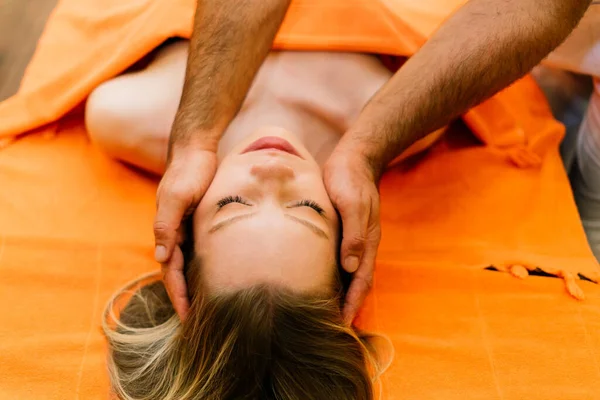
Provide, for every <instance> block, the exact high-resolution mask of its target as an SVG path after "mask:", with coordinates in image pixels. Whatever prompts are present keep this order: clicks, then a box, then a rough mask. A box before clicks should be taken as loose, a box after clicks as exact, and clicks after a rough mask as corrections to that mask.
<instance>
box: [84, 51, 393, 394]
mask: <svg viewBox="0 0 600 400" xmlns="http://www.w3.org/2000/svg"><path fill="white" fill-rule="evenodd" d="M187 47H188V45H187V43H186V42H185V41H179V42H175V43H171V44H169V45H167V46H164V47H162V48H161V49H159V51H158V52H157V54H156V56H155V58H154V59H153V61H151V63H150V64H149V65H148V66H147V67H146V68H145V69H143V70H141V71H138V72H132V73H127V74H125V75H122V76H120V77H117V78H115V79H113V80H111V81H108V82H106V83H104V84H102V85H101V86H100V87H98V88H97V89H96V90H95V91H94V92H93V93H92V95H91V96H90V98H89V100H88V103H87V109H86V125H87V129H88V131H89V134H90V135H91V138H92V140H93V141H94V142H95V143H96V144H98V145H99V146H101V147H102V148H103V149H104V150H105V151H106V152H107V153H109V154H110V155H112V156H113V157H115V158H117V159H120V160H122V161H124V162H127V163H129V164H132V165H135V166H137V167H139V168H142V169H145V170H148V171H152V172H156V173H160V172H162V171H163V169H164V168H165V162H166V152H167V151H166V150H167V142H168V138H169V132H170V127H171V124H172V123H173V119H174V117H175V112H176V109H177V105H178V101H179V98H180V95H181V91H182V86H183V80H184V75H185V66H186V59H187ZM390 76H391V73H390V72H389V71H388V69H386V68H385V67H384V66H383V65H382V64H381V63H380V61H379V60H378V59H377V58H376V57H374V56H370V55H363V54H350V53H308V52H302V53H294V52H280V53H271V54H270V55H269V56H268V57H267V59H266V61H265V62H264V63H263V65H262V67H261V69H260V71H259V73H258V75H257V76H256V79H255V80H254V83H253V86H252V88H251V90H250V92H249V94H248V96H247V98H246V100H245V103H244V105H243V107H242V109H241V111H240V112H239V114H238V115H237V117H236V118H235V120H234V121H233V122H232V123H231V124H230V126H229V128H228V130H227V131H226V133H225V134H224V136H223V138H222V140H221V142H220V146H219V153H218V157H219V167H218V170H217V173H216V175H215V177H214V180H213V182H212V184H211V186H210V187H209V189H208V191H207V192H206V194H205V195H204V197H203V198H202V201H201V202H200V205H199V207H198V209H197V211H196V212H195V214H194V216H193V220H192V224H193V226H192V227H191V228H192V229H190V230H189V231H190V232H193V237H189V238H187V243H186V246H185V247H187V250H186V251H185V253H186V254H185V274H186V278H187V283H188V291H189V295H190V300H191V309H190V312H189V314H188V317H187V318H186V320H185V322H183V323H182V322H181V321H180V319H179V317H178V316H177V315H176V314H175V312H174V310H173V308H172V306H171V303H170V302H169V298H168V296H167V293H166V291H165V289H164V286H163V285H162V283H152V284H149V285H146V286H143V288H142V289H141V290H138V291H137V292H136V293H135V295H134V296H132V297H131V299H130V300H129V302H128V304H127V305H126V307H124V309H123V310H122V311H121V312H120V313H118V316H117V314H115V313H113V309H114V308H115V306H114V300H117V299H119V298H121V296H123V295H125V292H127V291H129V290H130V289H132V288H134V287H135V286H136V284H135V283H134V284H132V285H130V286H129V287H127V288H124V289H123V290H122V291H121V292H119V293H117V294H116V295H115V298H113V302H111V304H109V306H108V307H107V311H106V313H107V319H108V321H106V322H105V324H104V330H105V333H106V336H107V338H108V342H109V347H110V362H109V364H110V376H111V381H112V386H113V388H114V391H115V392H116V394H117V395H118V396H119V397H120V398H122V399H173V400H175V399H176V400H185V399H215V400H221V399H242V398H247V399H259V398H260V399H327V400H331V399H370V398H372V397H373V387H372V385H373V382H374V381H376V378H377V376H378V375H379V374H380V373H381V372H382V371H383V370H384V369H385V367H386V365H388V364H389V362H390V357H389V356H385V354H388V355H389V354H391V351H390V345H389V344H387V342H386V341H382V340H377V339H378V338H377V337H373V336H369V335H366V334H364V333H362V332H359V331H357V330H355V329H353V328H351V327H348V326H346V325H345V324H344V322H343V319H342V312H341V306H342V302H343V298H344V290H345V288H346V284H347V282H348V279H347V278H348V277H347V276H346V275H345V274H346V273H345V272H343V271H342V269H341V268H340V267H339V262H338V261H339V260H338V251H339V242H340V233H339V232H340V221H339V219H338V215H337V213H336V210H335V209H334V207H333V206H332V203H331V201H330V199H329V197H328V195H327V192H326V190H325V188H324V185H323V180H322V174H321V166H322V164H323V163H324V161H325V160H326V159H327V157H328V155H329V153H330V152H331V151H332V149H333V147H334V146H335V145H336V143H337V142H338V140H339V138H340V136H341V134H342V133H343V132H344V131H345V130H346V129H347V128H348V126H349V125H350V123H351V122H352V121H353V119H354V118H355V117H356V116H357V115H358V113H359V111H360V110H361V109H362V108H363V106H364V105H365V103H366V102H367V101H368V100H369V98H370V97H371V96H372V95H373V94H374V93H375V92H376V91H377V90H378V89H379V88H380V87H381V86H382V85H383V84H384V83H385V82H386V81H387V80H388V79H389V78H390ZM348 82H352V85H348V84H347V83H348ZM259 249H260V251H259ZM111 320H112V321H111ZM376 344H379V345H376Z"/></svg>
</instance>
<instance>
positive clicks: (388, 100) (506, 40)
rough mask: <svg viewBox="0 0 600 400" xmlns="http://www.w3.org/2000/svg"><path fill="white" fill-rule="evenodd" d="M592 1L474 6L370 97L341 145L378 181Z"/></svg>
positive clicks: (532, 58) (531, 61) (527, 0)
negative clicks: (352, 151)
mask: <svg viewBox="0 0 600 400" xmlns="http://www.w3.org/2000/svg"><path fill="white" fill-rule="evenodd" d="M589 3H590V1H589V0H549V1H546V2H544V4H543V7H542V6H541V4H540V2H539V1H538V0H471V1H470V2H468V3H467V4H466V5H465V6H463V7H462V8H461V9H460V10H458V11H457V12H456V13H455V14H454V15H453V16H452V17H451V18H450V19H449V20H448V21H447V22H445V23H444V24H443V25H442V26H441V27H440V29H439V30H438V31H437V32H436V33H435V34H434V35H433V36H432V37H431V39H430V40H429V41H428V42H427V43H426V44H425V45H424V46H423V47H422V48H421V49H420V50H419V51H418V52H417V53H416V54H415V55H414V56H413V57H412V58H410V59H409V60H408V61H407V62H406V63H405V64H404V66H403V67H402V68H401V69H400V70H399V71H398V72H397V73H396V74H395V75H394V76H393V77H392V79H391V80H390V81H389V82H388V83H387V84H386V85H385V86H384V87H383V88H382V89H381V90H380V91H379V92H378V93H377V94H376V95H375V96H374V97H373V98H372V99H371V101H370V102H369V104H367V106H366V107H365V108H364V110H363V112H362V113H361V115H360V117H359V119H358V120H357V122H356V123H355V124H354V126H353V127H352V128H351V129H350V131H348V132H347V134H346V135H345V136H344V138H343V139H342V142H343V144H344V145H346V146H350V147H351V148H353V149H359V150H360V152H361V153H362V154H363V155H364V156H365V157H366V158H367V159H368V161H369V163H370V164H371V165H372V166H373V169H374V174H375V175H376V176H377V177H378V176H380V174H381V173H382V171H383V169H384V168H385V166H386V165H387V164H388V163H389V162H390V161H391V160H392V159H394V158H395V157H396V156H398V155H399V154H400V153H401V152H402V151H404V150H405V149H406V148H408V147H409V146H410V145H411V144H412V143H414V142H415V141H416V140H418V139H420V138H421V137H423V136H424V135H426V134H428V133H430V132H432V131H434V130H436V129H438V128H440V127H443V126H444V125H445V124H447V123H448V122H449V121H451V120H452V119H454V118H456V117H457V116H459V115H460V114H462V113H464V112H465V111H467V110H468V109H469V108H471V107H473V106H475V105H476V104H478V103H480V102H481V101H483V100H485V99H486V98H488V97H490V96H492V95H493V94H494V93H496V92H497V91H499V90H501V89H502V88H504V87H506V86H508V85H509V84H510V83H511V82H513V81H514V80H516V79H518V78H520V77H521V76H523V75H524V74H526V73H527V72H528V71H529V70H530V69H531V68H532V67H533V66H535V65H536V64H537V63H539V62H540V61H541V59H542V58H543V57H545V56H546V55H547V54H548V53H549V52H550V51H552V50H553V49H554V48H555V47H556V46H558V45H559V44H560V43H561V42H562V41H563V40H564V39H565V38H566V37H567V36H568V34H569V33H570V32H571V31H572V30H573V28H574V27H575V26H576V24H577V22H578V21H579V19H581V17H582V16H583V13H584V12H585V10H586V9H587V6H588V5H589Z"/></svg>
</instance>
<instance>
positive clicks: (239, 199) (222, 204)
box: [217, 196, 251, 210]
mask: <svg viewBox="0 0 600 400" xmlns="http://www.w3.org/2000/svg"><path fill="white" fill-rule="evenodd" d="M230 203H240V204H243V205H246V206H250V205H251V204H250V203H249V202H248V201H246V200H245V199H244V198H242V197H241V196H227V197H223V198H222V199H221V200H219V201H218V202H217V207H218V209H219V210H220V209H221V208H223V207H225V206H226V205H227V204H230Z"/></svg>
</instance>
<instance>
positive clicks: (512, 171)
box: [0, 0, 600, 400]
mask: <svg viewBox="0 0 600 400" xmlns="http://www.w3.org/2000/svg"><path fill="white" fill-rule="evenodd" d="M458 5H460V2H457V1H454V2H452V1H450V2H448V1H442V0H437V1H434V0H428V1H420V2H413V1H404V0H385V1H384V0H382V1H380V2H377V1H372V0H362V1H361V0H343V1H340V0H338V1H333V0H319V1H317V2H315V1H309V0H303V1H296V2H294V4H293V6H292V9H291V10H290V13H289V14H288V16H287V17H286V21H285V24H284V26H283V28H282V30H281V32H280V34H279V36H278V39H277V42H276V47H278V48H285V49H322V50H351V51H364V52H385V53H390V54H397V55H410V54H412V53H413V52H414V51H415V50H416V49H417V48H418V46H419V45H420V44H422V42H423V41H424V38H425V37H427V36H428V35H429V34H431V32H432V31H433V30H434V29H435V26H437V24H439V23H440V22H441V21H442V20H443V18H446V17H447V15H448V13H450V12H451V11H452V10H453V9H455V8H456V7H457V6H458ZM193 6H194V4H193V1H191V0H179V1H175V0H168V1H167V0H162V1H151V0H127V1H123V0H86V1H82V0H63V1H62V2H61V3H60V4H59V6H58V8H57V9H56V10H55V12H54V13H53V15H52V17H51V19H50V21H49V23H48V26H47V29H46V31H45V33H44V35H43V37H42V39H41V41H40V44H39V48H38V50H37V52H36V55H35V57H34V59H33V61H32V63H31V65H30V67H29V69H28V71H27V74H26V77H25V79H24V81H23V84H22V87H21V90H20V92H19V94H17V95H16V96H15V97H13V98H11V99H9V100H7V101H5V102H3V103H0V137H3V138H4V139H6V140H7V142H8V140H13V139H14V137H15V135H21V134H23V133H25V132H26V131H30V130H31V129H37V130H36V131H35V132H33V133H32V134H30V135H27V136H24V137H21V138H20V139H19V140H17V141H15V142H14V143H13V144H12V145H10V146H7V147H6V148H4V149H3V150H2V151H0V187H1V188H2V190H0V272H1V276H2V278H1V279H0V304H3V307H2V308H1V311H0V316H1V318H2V321H3V324H2V326H1V327H0V346H2V351H1V353H0V354H1V355H0V377H1V378H2V379H1V381H2V384H1V385H0V398H1V399H11V400H12V399H36V400H37V399H57V400H59V399H60V400H63V399H71V398H75V399H86V400H87V399H103V398H107V397H108V382H107V376H106V373H105V366H104V341H103V339H102V337H101V335H100V331H99V321H100V316H101V310H102V308H103V305H104V302H105V301H106V300H107V299H108V297H109V295H110V294H111V293H112V292H114V291H115V290H116V289H117V288H118V287H120V286H121V285H122V284H123V283H124V282H126V281H128V280H130V279H132V278H134V277H136V276H138V275H140V274H141V273H143V272H147V271H152V270H155V269H156V265H155V263H154V262H153V261H152V230H151V223H152V217H153V213H154V192H155V189H156V181H155V180H154V179H151V178H148V177H145V176H143V175H140V174H139V173H136V172H134V171H132V170H130V169H128V168H126V167H124V166H122V165H120V164H118V163H115V162H113V161H111V160H109V159H107V158H106V157H105V156H104V155H102V154H101V153H100V152H99V151H98V150H96V149H95V148H94V147H93V146H91V145H90V143H89V141H88V140H87V138H86V135H85V131H84V129H83V125H82V115H81V112H80V109H76V110H75V111H72V110H73V109H74V108H75V107H76V106H77V105H78V104H79V103H80V102H81V101H83V100H84V99H85V97H86V96H87V95H88V94H89V92H90V91H91V90H92V89H93V88H94V87H95V86H96V85H98V84H99V83H100V82H102V81H104V80H106V79H108V78H110V77H112V76H115V75H116V74H118V73H120V72H122V71H123V70H124V69H126V68H127V67H128V66H129V65H131V64H132V63H134V62H135V61H136V60H138V59H139V58H141V57H142V56H143V55H145V54H146V53H148V52H149V51H150V50H151V49H153V48H154V47H156V46H157V45H159V44H160V43H161V42H162V41H164V40H165V39H166V38H168V37H170V36H183V37H187V36H188V35H189V33H190V28H191V16H192V13H193ZM352 21H356V23H351V22H352ZM78 110H79V111H78ZM69 112H70V114H69V115H68V116H65V114H67V113H69ZM465 122H466V123H467V125H468V126H469V127H470V128H471V129H472V131H473V133H475V135H476V136H477V138H478V140H476V139H475V138H474V137H473V136H471V135H470V134H468V133H466V131H465V129H459V128H454V129H452V132H450V133H449V134H447V135H444V136H443V137H440V138H437V141H436V142H435V143H434V144H433V145H432V143H425V145H427V146H431V145H432V146H433V147H431V148H430V150H428V151H426V152H422V153H420V154H415V155H413V157H410V158H408V159H406V160H405V161H404V162H402V163H399V164H397V165H395V166H394V167H392V168H391V169H390V171H389V172H388V173H387V175H386V176H385V177H384V179H383V182H382V184H381V198H382V223H383V239H382V244H381V249H380V253H379V258H378V266H377V268H378V270H377V274H376V282H375V286H374V290H373V293H372V295H371V296H370V298H369V299H368V302H367V304H366V306H365V309H364V312H363V313H362V315H361V325H362V326H364V327H365V328H367V329H369V330H372V331H376V332H381V333H384V334H387V335H388V336H389V337H390V338H391V339H392V341H393V343H394V345H395V348H396V356H395V359H394V362H393V365H392V366H391V368H390V370H389V371H388V372H387V373H386V374H385V375H384V376H383V378H382V383H383V389H382V390H383V398H384V399H405V398H410V399H439V398H443V399H447V400H455V399H456V400H458V399H464V398H469V399H504V400H520V399H532V400H536V399H539V400H547V399H561V400H562V399H564V400H568V399H573V400H581V399H600V367H599V361H598V360H599V359H600V334H599V332H600V307H599V306H600V289H599V288H598V287H597V285H595V284H593V283H589V282H580V283H579V286H578V285H577V284H576V283H575V278H576V277H577V274H578V273H581V274H583V275H585V276H587V277H588V278H592V279H597V277H598V273H599V269H598V266H597V264H596V262H595V261H594V259H593V256H592V254H591V252H590V250H589V248H588V247H587V245H586V242H585V237H584V233H583V229H582V227H581V225H580V223H579V220H578V216H577V211H576V208H575V205H574V202H573V199H572V197H571V194H570V191H569V186H568V181H567V179H566V176H565V172H564V170H563V168H562V164H561V161H560V157H559V155H558V150H557V147H558V143H559V141H560V139H561V137H562V127H561V126H560V125H559V124H557V123H556V122H555V121H554V120H553V119H552V118H551V116H550V113H549V111H548V107H547V105H546V103H545V100H544V98H543V96H542V95H541V93H540V91H539V90H538V89H537V87H536V86H535V84H534V83H533V82H532V81H531V79H530V78H526V79H524V80H522V81H520V82H519V83H517V84H515V85H513V86H512V87H511V88H509V89H507V90H505V91H504V92H502V93H501V94H499V95H498V96H496V97H495V98H494V99H492V100H490V101H488V102H486V103H484V104H483V105H481V106H480V107H477V108H476V109H474V110H473V111H471V112H469V113H468V114H467V115H466V116H465ZM44 124H49V125H46V126H44V127H41V128H40V126H41V125H44ZM429 140H431V139H429ZM7 142H5V143H7ZM425 145H422V146H425ZM488 265H495V266H496V267H497V268H498V269H501V270H507V271H511V272H512V273H513V274H515V275H523V274H524V272H526V269H530V270H533V269H535V268H536V267H537V268H541V269H543V270H544V271H547V272H553V273H555V274H557V275H560V276H562V277H563V278H564V281H565V282H566V283H567V290H568V291H569V292H570V293H571V294H573V295H580V294H581V293H580V291H579V290H580V288H581V289H583V292H585V294H586V296H587V298H586V300H585V301H583V302H577V301H575V300H573V299H572V298H571V297H569V296H568V295H567V294H566V293H565V292H564V290H563V289H562V288H563V286H564V285H563V283H562V282H561V281H560V280H558V279H550V278H543V277H530V278H527V279H526V280H517V279H514V278H512V277H511V276H510V275H509V274H502V273H498V272H491V271H484V270H483V267H486V266H488Z"/></svg>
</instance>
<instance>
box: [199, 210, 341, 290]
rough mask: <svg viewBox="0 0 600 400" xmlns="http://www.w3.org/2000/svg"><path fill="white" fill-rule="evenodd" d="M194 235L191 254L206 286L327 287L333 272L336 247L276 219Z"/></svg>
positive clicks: (263, 217)
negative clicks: (199, 260) (199, 265)
mask: <svg viewBox="0 0 600 400" xmlns="http://www.w3.org/2000/svg"><path fill="white" fill-rule="evenodd" d="M202 225H204V226H198V227H196V228H199V229H195V231H196V232H197V234H196V235H195V236H196V237H195V242H196V243H195V250H196V253H197V254H199V255H201V257H202V259H203V261H204V262H203V270H204V271H203V273H204V276H205V279H206V282H207V284H208V285H209V286H213V287H222V288H243V287H248V286H251V285H254V284H259V283H274V284H279V285H284V286H286V287H290V288H292V289H296V290H311V289H314V288H318V287H321V286H326V285H328V284H329V283H330V282H331V278H332V274H333V273H334V272H335V254H336V243H335V240H336V239H335V238H334V236H333V235H330V238H329V239H324V238H323V237H320V236H318V235H316V234H315V233H314V232H313V231H311V230H310V229H309V228H307V227H306V226H303V225H301V224H298V223H297V222H294V221H292V220H290V219H288V218H285V217H283V216H282V215H281V214H279V213H261V214H257V215H254V216H253V217H251V218H247V219H241V220H239V221H237V222H235V223H233V224H231V225H229V226H226V227H224V228H222V229H219V230H218V231H216V232H214V233H208V229H207V226H208V225H207V224H202Z"/></svg>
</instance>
